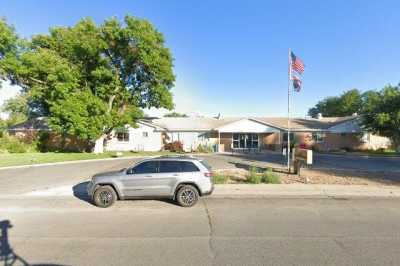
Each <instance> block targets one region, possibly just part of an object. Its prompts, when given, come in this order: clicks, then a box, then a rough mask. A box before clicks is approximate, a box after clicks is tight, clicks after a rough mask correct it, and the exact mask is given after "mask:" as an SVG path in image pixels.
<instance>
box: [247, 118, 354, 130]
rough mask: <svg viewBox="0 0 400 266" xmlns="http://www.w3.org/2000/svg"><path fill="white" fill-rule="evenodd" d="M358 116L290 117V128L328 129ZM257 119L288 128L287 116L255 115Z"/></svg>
mask: <svg viewBox="0 0 400 266" xmlns="http://www.w3.org/2000/svg"><path fill="white" fill-rule="evenodd" d="M355 118H357V117H356V116H346V117H324V118H319V119H315V118H307V119H306V118H292V119H290V129H291V130H294V131H319V130H327V129H329V128H330V127H333V126H335V125H338V124H340V123H344V122H346V121H350V120H353V119H355ZM253 119H254V120H256V121H259V122H261V123H265V124H268V125H271V126H275V127H277V128H280V129H283V130H287V127H288V119H287V117H254V118H253Z"/></svg>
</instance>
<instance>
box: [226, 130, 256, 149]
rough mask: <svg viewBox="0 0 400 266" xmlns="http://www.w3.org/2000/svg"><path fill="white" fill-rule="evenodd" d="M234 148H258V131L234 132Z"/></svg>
mask: <svg viewBox="0 0 400 266" xmlns="http://www.w3.org/2000/svg"><path fill="white" fill-rule="evenodd" d="M232 143H233V148H234V149H258V134H256V133H234V134H233V140H232Z"/></svg>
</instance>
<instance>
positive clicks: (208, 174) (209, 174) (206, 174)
mask: <svg viewBox="0 0 400 266" xmlns="http://www.w3.org/2000/svg"><path fill="white" fill-rule="evenodd" d="M212 175H213V174H212V173H204V176H206V177H212Z"/></svg>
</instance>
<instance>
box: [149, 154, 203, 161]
mask: <svg viewBox="0 0 400 266" xmlns="http://www.w3.org/2000/svg"><path fill="white" fill-rule="evenodd" d="M157 158H158V159H188V160H198V159H197V158H196V157H193V155H187V154H183V155H180V154H176V155H161V156H159V157H157Z"/></svg>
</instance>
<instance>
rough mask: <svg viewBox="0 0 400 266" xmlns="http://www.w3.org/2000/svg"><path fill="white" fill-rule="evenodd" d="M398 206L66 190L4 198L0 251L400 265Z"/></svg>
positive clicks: (29, 257) (108, 260) (40, 257)
mask: <svg viewBox="0 0 400 266" xmlns="http://www.w3.org/2000/svg"><path fill="white" fill-rule="evenodd" d="M399 206H400V201H399V200H395V199H348V200H346V199H341V200H338V199H336V200H335V199H211V198H205V199H203V200H201V201H200V202H199V204H198V205H196V206H195V207H193V208H181V207H178V206H176V205H174V204H172V203H170V202H166V201H151V200H148V201H124V202H117V203H116V205H114V206H113V207H112V208H109V209H100V208H96V207H94V206H92V205H90V204H88V203H87V202H85V201H81V200H78V199H76V198H72V197H65V198H60V197H57V198H43V197H41V198H19V199H13V198H8V199H4V198H3V199H2V200H1V201H0V230H1V241H0V243H1V246H0V254H2V255H4V254H6V255H8V257H9V258H10V257H12V256H13V255H17V256H18V258H17V260H18V261H17V263H16V264H14V265H22V261H26V262H27V263H30V264H40V265H41V264H46V263H47V264H52V265H212V264H213V265H228V264H229V265H399V264H400V252H399V247H400V223H399V221H400V209H399ZM9 225H10V226H11V227H9ZM0 258H3V260H4V257H1V256H0ZM2 263H4V264H5V262H4V261H2V260H1V259H0V265H2ZM6 265H7V264H6Z"/></svg>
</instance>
